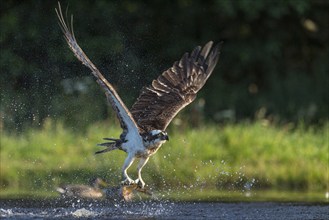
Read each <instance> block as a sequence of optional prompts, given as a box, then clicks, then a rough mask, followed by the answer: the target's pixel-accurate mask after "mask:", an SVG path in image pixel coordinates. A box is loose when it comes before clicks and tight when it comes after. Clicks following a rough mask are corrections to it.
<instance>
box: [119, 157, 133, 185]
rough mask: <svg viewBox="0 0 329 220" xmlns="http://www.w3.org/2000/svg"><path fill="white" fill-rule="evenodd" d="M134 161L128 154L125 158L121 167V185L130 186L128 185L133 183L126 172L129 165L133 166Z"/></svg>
mask: <svg viewBox="0 0 329 220" xmlns="http://www.w3.org/2000/svg"><path fill="white" fill-rule="evenodd" d="M134 160H135V156H134V155H129V154H128V156H127V158H126V159H125V162H124V164H123V167H122V175H123V181H122V182H121V183H122V184H123V185H130V184H133V183H134V180H132V179H131V178H130V177H129V176H128V174H127V170H128V168H129V167H130V166H131V164H133V162H134Z"/></svg>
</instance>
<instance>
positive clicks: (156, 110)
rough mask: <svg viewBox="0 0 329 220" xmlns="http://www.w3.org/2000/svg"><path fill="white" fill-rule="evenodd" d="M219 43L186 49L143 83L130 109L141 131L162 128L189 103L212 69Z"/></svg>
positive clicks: (217, 54)
mask: <svg viewBox="0 0 329 220" xmlns="http://www.w3.org/2000/svg"><path fill="white" fill-rule="evenodd" d="M218 57H219V44H217V45H216V46H214V45H213V42H212V41H210V42H208V43H207V44H206V45H205V46H204V47H203V48H202V47H200V46H198V47H196V48H195V49H194V50H193V51H192V52H191V53H190V54H188V53H185V54H184V55H183V56H182V58H181V59H180V60H179V61H176V62H175V63H174V64H173V66H172V67H171V68H169V69H168V70H166V71H164V72H163V73H162V74H161V75H160V76H159V77H158V78H157V79H156V80H153V82H152V84H151V85H150V86H148V87H144V88H143V89H142V92H141V94H140V96H139V97H138V99H137V101H136V102H135V104H134V105H133V106H132V109H131V113H132V115H133V117H134V119H135V121H136V122H137V124H138V126H139V127H140V128H141V129H143V130H144V131H150V130H153V129H160V130H165V129H166V128H167V126H168V125H169V123H170V122H171V120H172V119H173V118H174V117H175V116H176V114H177V113H178V112H179V111H180V110H181V109H183V108H184V107H185V106H187V105H188V104H190V103H191V102H192V101H193V100H194V99H195V97H196V94H197V92H198V91H199V90H200V89H201V88H202V87H203V86H204V84H205V82H206V81H207V79H208V78H209V76H210V75H211V73H212V71H213V70H214V68H215V66H216V64H217V62H218Z"/></svg>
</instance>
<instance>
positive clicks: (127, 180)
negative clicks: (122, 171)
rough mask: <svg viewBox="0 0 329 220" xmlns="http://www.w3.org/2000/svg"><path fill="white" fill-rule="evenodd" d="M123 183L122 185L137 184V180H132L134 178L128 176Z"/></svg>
mask: <svg viewBox="0 0 329 220" xmlns="http://www.w3.org/2000/svg"><path fill="white" fill-rule="evenodd" d="M121 184H122V185H128V186H129V185H133V184H135V181H134V180H132V179H130V178H126V179H125V180H123V181H122V182H121Z"/></svg>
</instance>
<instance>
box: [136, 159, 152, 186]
mask: <svg viewBox="0 0 329 220" xmlns="http://www.w3.org/2000/svg"><path fill="white" fill-rule="evenodd" d="M148 160H149V157H146V158H143V157H142V158H141V159H140V161H139V163H138V166H137V172H138V179H137V180H135V183H137V184H138V185H140V187H141V188H144V186H145V182H144V181H143V179H142V169H143V167H144V166H145V164H146V163H147V161H148Z"/></svg>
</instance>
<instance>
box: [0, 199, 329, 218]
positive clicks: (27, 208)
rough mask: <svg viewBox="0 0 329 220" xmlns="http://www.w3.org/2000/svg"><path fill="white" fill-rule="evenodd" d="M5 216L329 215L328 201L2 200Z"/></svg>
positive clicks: (202, 216) (268, 216)
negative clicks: (129, 201) (125, 201)
mask: <svg viewBox="0 0 329 220" xmlns="http://www.w3.org/2000/svg"><path fill="white" fill-rule="evenodd" d="M0 217H1V219H74V218H79V219H100V218H101V219H327V218H328V217H329V205H328V203H302V202H294V203H280V202H227V203H223V202H170V201H138V202H131V203H124V202H113V201H111V202H108V201H81V200H71V201H67V200H61V199H51V200H20V199H17V200H0Z"/></svg>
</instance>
